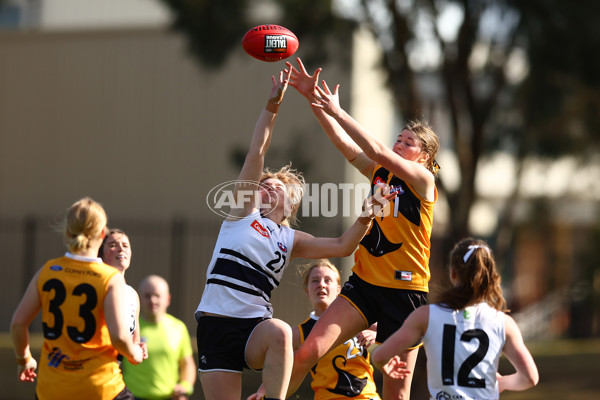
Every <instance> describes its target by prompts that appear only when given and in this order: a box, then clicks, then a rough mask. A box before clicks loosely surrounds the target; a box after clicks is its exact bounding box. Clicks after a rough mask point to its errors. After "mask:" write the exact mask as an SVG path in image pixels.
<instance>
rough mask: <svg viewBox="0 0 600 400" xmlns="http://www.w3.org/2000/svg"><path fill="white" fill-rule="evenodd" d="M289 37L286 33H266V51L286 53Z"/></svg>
mask: <svg viewBox="0 0 600 400" xmlns="http://www.w3.org/2000/svg"><path fill="white" fill-rule="evenodd" d="M286 51H287V38H286V37H285V35H265V53H285V52H286Z"/></svg>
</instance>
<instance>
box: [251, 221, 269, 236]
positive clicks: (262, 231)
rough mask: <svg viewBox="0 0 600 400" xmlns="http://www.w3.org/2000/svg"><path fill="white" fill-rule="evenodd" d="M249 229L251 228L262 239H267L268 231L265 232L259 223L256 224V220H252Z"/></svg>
mask: <svg viewBox="0 0 600 400" xmlns="http://www.w3.org/2000/svg"><path fill="white" fill-rule="evenodd" d="M250 226H251V227H253V228H254V229H255V230H256V232H258V233H260V234H261V235H263V236H264V237H266V238H268V237H269V231H268V230H266V229H265V228H264V227H263V226H262V225H261V224H260V222H258V221H257V220H254V221H253V222H252V223H251V224H250Z"/></svg>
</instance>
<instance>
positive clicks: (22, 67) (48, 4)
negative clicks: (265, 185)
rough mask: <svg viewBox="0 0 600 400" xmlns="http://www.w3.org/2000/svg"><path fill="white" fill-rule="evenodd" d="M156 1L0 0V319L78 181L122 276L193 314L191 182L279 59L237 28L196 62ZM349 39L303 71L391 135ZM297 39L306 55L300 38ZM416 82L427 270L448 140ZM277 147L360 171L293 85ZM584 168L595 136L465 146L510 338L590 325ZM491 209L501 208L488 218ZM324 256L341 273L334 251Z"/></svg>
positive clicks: (593, 185)
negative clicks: (428, 154) (213, 62)
mask: <svg viewBox="0 0 600 400" xmlns="http://www.w3.org/2000/svg"><path fill="white" fill-rule="evenodd" d="M166 3H167V2H161V1H159V0H127V1H118V0H86V1H85V2H82V1H77V0H44V1H41V0H4V1H0V194H1V195H0V263H1V264H2V265H3V266H4V267H3V277H4V279H2V280H1V282H0V292H1V293H2V300H3V301H2V306H0V319H1V320H2V321H6V324H5V329H6V330H8V321H10V318H11V315H12V312H13V311H14V309H15V308H16V306H17V302H18V300H19V298H20V297H21V295H22V293H23V292H24V290H25V287H26V285H27V284H28V282H29V280H30V279H31V277H32V276H33V274H34V273H35V271H37V269H38V268H39V267H40V266H41V265H42V264H43V263H44V262H45V261H46V260H47V259H49V258H52V257H56V256H59V255H61V254H62V253H63V252H64V246H63V245H62V242H61V237H60V235H59V234H58V233H56V232H55V231H54V227H55V226H56V224H57V222H59V221H60V219H61V218H62V216H63V214H64V212H65V210H66V209H67V208H68V207H69V206H70V205H71V204H72V203H73V202H74V201H76V200H77V199H79V198H81V197H83V196H91V197H92V198H94V199H95V200H97V201H99V202H101V203H102V204H103V205H104V206H105V208H106V210H107V213H108V216H109V226H110V227H118V228H121V229H123V230H125V231H126V232H127V233H128V235H129V237H130V239H131V242H132V248H133V258H132V266H131V268H130V270H129V271H128V272H127V276H126V279H127V281H128V283H129V284H131V285H132V286H134V287H135V286H137V284H138V282H139V281H140V280H141V278H142V277H143V276H146V275H148V274H151V273H154V274H159V275H161V276H164V277H165V278H166V279H167V280H168V281H169V283H170V285H171V289H172V290H171V292H172V295H173V302H172V306H171V308H170V311H171V313H173V314H174V315H176V316H177V317H179V318H181V319H183V320H184V321H185V322H186V324H187V325H188V328H189V329H190V332H192V334H193V333H194V332H195V321H194V319H193V312H194V311H195V308H196V306H197V304H198V301H199V299H200V297H201V294H202V289H203V285H204V276H205V272H206V265H207V263H208V261H209V259H210V256H211V253H212V250H213V246H214V243H215V240H216V235H217V232H218V229H219V225H220V223H221V219H220V218H219V217H218V216H217V215H215V214H214V213H212V212H211V211H210V209H209V207H208V206H207V194H208V193H209V191H210V190H211V188H213V187H214V186H216V185H218V184H220V183H222V182H226V181H229V180H232V179H235V178H236V177H237V173H238V171H239V166H240V165H241V161H243V156H244V154H245V150H246V148H247V146H248V144H249V138H250V135H251V133H252V128H253V126H254V123H255V121H256V117H257V116H258V114H259V112H260V110H261V108H262V107H263V106H264V103H265V102H266V98H267V95H268V91H269V89H270V85H271V83H270V82H271V80H270V76H271V75H273V74H276V73H278V72H279V71H280V70H281V69H282V68H283V67H284V64H283V62H279V63H273V64H270V63H263V62H260V61H258V60H255V59H252V58H250V57H249V56H247V55H246V54H245V53H244V52H243V50H242V48H241V46H237V47H235V48H233V50H231V51H230V53H229V54H228V56H227V57H226V60H225V62H224V63H223V64H222V66H220V67H219V68H210V67H205V66H202V65H201V64H199V63H198V62H197V61H196V60H195V59H194V56H193V55H192V54H191V52H190V48H189V43H188V39H186V37H185V35H184V34H182V33H181V31H178V30H173V29H171V26H172V23H173V21H174V19H175V15H174V14H173V11H172V9H170V8H169V7H168V6H167V5H166ZM269 3H270V2H268V1H260V2H256V3H255V6H256V7H257V8H259V7H266V8H261V9H260V10H261V11H260V12H258V14H260V15H263V19H264V15H269V13H270V12H271V10H272V9H271V8H269V7H268V5H269ZM337 3H339V2H337ZM341 3H344V2H341ZM255 12H256V10H255ZM261 13H262V14H261ZM273 15H274V17H273V18H275V16H276V13H275V14H273ZM264 22H268V21H264V20H263V21H260V22H258V23H256V25H258V24H259V23H264ZM250 27H251V26H247V27H246V28H244V29H249V28H250ZM292 30H293V29H292ZM214 34H215V35H218V32H214ZM240 38H241V36H240ZM206 40H211V38H210V37H206ZM351 43H352V46H351V48H348V47H340V46H339V45H336V43H335V42H327V43H325V44H324V48H323V50H322V51H324V52H328V53H330V57H329V58H328V60H327V62H326V64H324V65H321V64H316V63H314V64H308V62H307V64H308V65H307V67H308V68H309V69H310V70H314V69H315V68H316V67H318V66H323V67H324V72H323V73H322V75H321V77H322V78H324V79H326V80H327V81H328V82H330V83H340V84H341V85H342V89H341V104H342V105H343V106H344V107H345V108H347V109H348V110H350V113H351V114H352V115H353V116H354V117H355V118H356V119H357V120H359V121H360V122H361V123H362V124H363V125H364V126H365V127H367V128H368V129H369V130H370V131H371V132H373V133H374V134H377V135H378V136H379V137H380V138H381V139H382V140H384V141H386V142H388V143H390V144H391V143H392V142H393V140H394V139H395V135H396V134H397V132H398V131H399V130H400V128H401V127H402V125H403V124H404V122H405V120H404V118H405V117H404V116H402V115H399V114H398V112H397V111H396V109H395V107H394V106H393V105H392V104H393V96H392V93H391V92H392V90H394V89H393V87H392V86H391V85H390V84H389V81H387V80H386V78H385V76H384V74H383V71H382V70H381V69H380V68H379V67H378V64H377V62H378V60H380V59H381V57H382V53H381V50H380V48H379V47H380V46H379V45H378V44H377V41H376V39H375V38H374V35H373V34H372V32H371V31H369V30H367V29H364V27H361V26H360V25H359V26H356V27H355V29H354V30H353V33H352V40H351ZM297 55H299V56H300V57H302V58H303V59H305V60H310V57H309V55H308V54H306V53H305V49H304V48H303V42H302V39H301V42H300V49H299V51H298V54H297ZM305 55H306V58H305ZM511 65H512V68H513V70H512V71H513V72H512V73H513V75H514V76H515V79H522V77H521V78H519V74H525V73H526V70H527V67H526V65H525V66H524V64H523V60H522V59H520V60H519V59H516V60H515V61H514V63H513V64H511ZM417 82H418V87H419V91H420V93H421V96H422V98H423V106H422V109H423V114H425V115H426V116H427V118H428V119H429V120H430V122H431V123H432V124H433V126H434V127H435V128H436V132H437V133H438V135H439V136H440V138H441V142H442V148H443V149H442V151H441V153H440V155H439V162H440V164H441V166H442V169H441V171H440V179H442V180H443V189H444V190H441V193H440V194H441V196H440V200H439V202H438V204H437V205H436V216H435V227H434V237H433V249H432V264H431V269H432V282H433V283H434V284H435V283H437V282H440V281H441V280H443V279H445V274H446V272H445V269H444V262H445V250H446V245H445V242H447V241H448V240H449V238H450V237H451V235H450V234H449V232H450V231H451V229H450V224H452V214H453V213H456V212H457V210H456V209H455V208H452V207H451V206H450V203H449V202H448V198H447V196H446V194H447V193H452V191H455V190H458V188H459V185H460V182H461V179H463V177H461V172H460V165H459V164H460V157H464V155H463V156H461V155H459V154H458V153H457V152H456V151H455V150H454V147H453V146H456V143H453V142H454V141H455V140H456V138H455V137H454V136H452V132H451V130H450V129H449V126H451V125H452V115H451V114H450V113H449V111H448V109H447V108H446V106H445V104H444V103H443V101H442V100H441V99H443V97H444V86H443V83H442V82H440V81H439V80H438V78H437V77H436V76H435V75H434V74H432V73H429V72H428V71H427V70H426V69H425V70H423V72H422V73H420V74H419V76H418V77H417ZM540 101H542V100H540ZM507 118H508V117H507ZM509 119H510V118H509ZM450 144H452V145H453V146H450ZM597 145H598V143H597V142H594V143H590V146H597ZM290 161H291V162H292V163H293V166H295V167H296V168H298V169H299V170H301V171H303V172H304V174H305V177H306V180H307V183H309V184H324V183H335V184H338V183H342V182H343V183H356V182H363V180H362V179H361V177H359V176H357V175H356V173H355V172H354V171H353V170H352V168H351V167H349V166H348V165H347V163H346V162H345V160H344V159H343V157H342V156H341V155H340V154H339V153H338V152H337V151H336V150H335V148H334V147H333V145H332V144H331V143H330V142H329V140H328V139H327V137H326V136H325V135H324V134H323V133H322V131H321V128H320V127H319V126H318V124H317V123H316V121H315V119H314V117H313V115H312V113H311V111H310V109H309V106H308V104H307V102H306V100H305V99H304V98H302V97H301V96H300V95H298V93H296V92H295V91H294V90H293V89H292V90H290V92H288V94H287V95H286V99H285V103H284V105H283V106H282V108H281V111H280V113H279V117H278V121H277V124H276V130H275V134H274V139H273V142H272V145H271V150H270V152H269V156H268V158H267V165H269V166H271V167H280V166H282V165H285V164H287V163H289V162H290ZM515 176H519V177H520V179H518V180H516V179H515ZM599 177H600V159H599V157H598V154H596V156H595V157H588V158H586V159H585V160H584V161H582V160H580V159H578V158H577V157H575V156H572V155H564V156H561V157H558V158H555V159H553V160H549V159H546V158H542V157H535V156H531V157H527V158H526V159H525V160H518V159H517V157H516V156H515V154H512V153H510V152H507V151H501V150H499V151H495V152H493V153H491V154H489V155H488V156H486V157H482V159H481V161H480V163H479V164H478V168H477V171H476V174H475V178H474V179H475V190H476V193H477V200H476V201H475V203H474V205H473V207H472V208H471V210H470V219H469V226H468V228H469V232H470V234H472V235H476V236H481V237H483V238H485V239H487V240H489V241H490V242H492V243H498V242H499V241H503V243H507V245H505V248H506V251H505V252H503V253H502V260H501V261H502V264H501V265H502V267H503V281H504V288H505V293H506V295H507V298H508V299H509V303H510V304H509V306H510V307H511V308H512V309H513V311H514V312H515V318H516V319H517V321H518V322H519V325H520V326H521V328H522V330H523V332H524V335H525V336H526V339H528V340H529V339H544V338H557V337H598V336H599V335H600V264H599V263H598V257H599V255H600V254H599V252H598V249H597V247H598V246H597V245H596V243H599V242H600V214H599V200H600V180H599V179H598V178H599ZM341 201H342V199H341V198H340V199H338V202H339V203H338V205H339V204H340V203H341ZM507 203H508V204H509V205H510V206H509V207H506V206H505V205H506V204H507ZM507 212H509V213H510V214H511V218H512V221H513V223H512V224H511V225H510V226H509V229H508V230H504V231H503V230H502V229H499V225H500V224H502V218H501V216H503V215H504V214H505V213H507ZM351 220H352V218H351V217H348V218H344V217H343V216H341V215H339V214H336V215H334V216H331V217H326V216H322V215H320V216H312V217H305V218H301V225H300V229H302V230H305V231H307V232H310V233H313V234H315V235H321V236H331V235H338V234H339V233H341V232H342V230H343V229H344V227H346V226H347V224H348V223H349V222H350V221H351ZM301 261H302V260H300V262H301ZM335 261H336V263H337V264H338V265H340V266H342V267H344V275H345V276H347V275H348V273H349V267H350V266H351V263H352V260H351V258H348V259H343V260H335ZM292 269H293V268H290V271H288V272H287V274H286V275H285V277H284V278H285V279H284V281H283V282H282V288H280V289H279V290H277V291H275V292H274V295H273V303H274V306H275V315H276V316H277V317H279V318H282V319H284V320H286V321H288V322H289V323H291V324H294V323H296V322H298V321H301V320H302V319H303V318H304V316H305V314H306V313H307V312H308V311H309V310H308V306H307V304H305V303H306V302H305V299H304V295H303V293H302V289H301V283H300V279H299V277H298V276H297V274H296V273H295V272H294V271H293V270H292ZM38 325H39V326H40V329H39V330H40V331H41V324H38ZM8 378H11V377H8Z"/></svg>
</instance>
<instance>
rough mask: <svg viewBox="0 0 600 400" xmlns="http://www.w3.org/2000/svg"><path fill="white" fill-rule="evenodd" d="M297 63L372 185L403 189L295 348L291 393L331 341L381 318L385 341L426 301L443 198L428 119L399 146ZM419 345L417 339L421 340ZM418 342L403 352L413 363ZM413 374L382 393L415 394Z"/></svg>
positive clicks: (322, 116) (341, 145)
mask: <svg viewBox="0 0 600 400" xmlns="http://www.w3.org/2000/svg"><path fill="white" fill-rule="evenodd" d="M286 65H287V67H288V68H289V69H291V72H292V75H291V78H290V85H291V86H292V87H294V88H296V89H297V90H298V92H300V93H301V94H302V95H303V96H305V97H306V98H307V99H308V101H309V103H310V104H311V109H312V110H313V113H314V114H315V116H316V117H317V120H318V122H319V124H320V125H321V127H322V128H323V130H324V131H325V132H326V134H327V135H328V137H329V139H330V140H331V141H332V143H333V144H334V145H335V146H336V148H337V149H338V150H339V151H341V152H342V154H343V155H344V157H345V158H346V159H347V160H348V161H349V162H350V163H351V164H352V165H353V166H354V167H355V168H357V169H358V170H359V171H360V172H361V173H362V174H363V175H365V176H366V177H367V178H368V179H369V180H370V182H371V184H372V189H373V190H375V189H376V188H377V187H380V186H383V185H386V184H388V185H390V186H393V190H395V192H396V194H397V197H396V199H395V201H394V202H393V203H392V204H390V205H389V206H390V208H389V209H388V210H387V213H384V214H383V215H384V216H383V217H377V218H376V219H375V221H374V222H373V224H372V226H371V228H370V230H369V232H368V233H367V235H366V236H365V237H364V238H363V240H362V241H361V243H360V246H359V248H358V250H356V252H355V264H354V267H353V269H352V272H353V274H352V275H351V276H350V278H349V280H348V282H346V283H345V285H344V288H343V289H342V292H341V295H340V296H339V297H338V298H337V299H336V300H335V301H334V302H333V303H332V305H331V306H330V307H329V308H328V309H327V311H326V312H325V313H324V314H323V316H322V317H321V318H320V319H319V321H318V322H317V323H316V324H315V326H314V328H313V330H312V332H311V334H310V336H309V337H308V338H307V340H306V341H305V342H304V343H303V344H302V345H301V346H300V347H299V349H298V350H297V351H296V352H295V354H294V368H293V371H292V378H291V381H290V385H289V390H288V394H291V393H293V392H294V391H295V390H296V389H297V387H298V386H299V385H300V383H301V382H302V380H303V378H304V376H305V375H306V373H307V372H308V370H309V369H310V367H311V366H312V365H314V364H315V363H316V362H317V361H318V360H319V359H320V358H321V357H323V356H324V355H325V354H326V353H327V352H328V351H329V349H331V348H332V347H335V346H337V345H339V344H340V343H343V342H344V341H345V340H347V339H348V338H351V337H352V336H354V335H355V334H356V333H357V332H360V331H362V330H364V329H366V328H367V327H368V326H370V325H372V324H373V323H377V338H376V341H377V342H378V343H382V342H383V341H384V340H385V339H387V338H388V337H389V336H390V335H391V334H392V333H394V332H395V331H396V330H397V329H398V328H399V327H400V326H401V325H402V323H403V322H404V320H405V319H406V318H407V317H408V315H409V314H410V313H411V312H412V311H413V310H414V309H416V308H417V307H419V306H420V305H422V304H425V303H426V300H427V292H428V291H429V289H428V282H429V277H430V273H429V253H430V237H431V229H432V225H433V206H434V203H435V202H436V200H437V189H436V186H435V173H436V172H437V169H438V168H439V167H438V165H437V163H436V162H435V156H436V155H437V152H438V150H439V146H440V144H439V140H438V138H437V136H436V134H435V133H434V132H433V130H432V129H431V128H430V127H429V126H428V125H427V124H426V123H424V122H419V121H417V122H411V123H409V124H407V125H406V126H405V127H404V128H403V129H402V131H401V132H400V134H399V135H398V137H397V140H396V143H394V145H393V147H392V149H390V148H388V146H386V145H385V144H384V143H383V142H381V141H380V140H379V139H377V138H375V137H374V136H371V135H370V134H369V133H368V132H367V131H366V130H365V129H364V128H363V127H362V126H360V125H359V124H358V123H357V122H356V121H355V120H354V119H353V118H352V117H351V116H350V115H349V114H348V113H346V112H345V111H344V110H343V109H342V108H341V107H340V105H339V99H338V89H339V85H337V86H336V87H335V88H334V90H333V92H331V91H330V89H329V87H328V86H327V84H326V83H325V82H323V87H322V88H321V87H319V86H318V79H319V73H320V71H321V69H317V71H316V72H315V73H314V74H313V75H312V76H311V75H309V74H308V73H307V72H306V69H305V68H304V66H303V65H302V62H301V61H300V59H298V69H296V68H295V67H293V66H292V64H290V63H286ZM415 345H417V343H415ZM417 352H418V348H413V349H409V350H408V351H406V352H405V353H404V354H403V355H402V359H403V361H404V362H406V363H407V369H409V370H410V371H414V366H415V363H416V359H417ZM410 385H411V379H404V380H396V381H394V380H393V379H390V378H389V377H384V381H383V391H382V394H383V398H384V399H386V400H387V399H393V398H403V399H408V398H409V397H410Z"/></svg>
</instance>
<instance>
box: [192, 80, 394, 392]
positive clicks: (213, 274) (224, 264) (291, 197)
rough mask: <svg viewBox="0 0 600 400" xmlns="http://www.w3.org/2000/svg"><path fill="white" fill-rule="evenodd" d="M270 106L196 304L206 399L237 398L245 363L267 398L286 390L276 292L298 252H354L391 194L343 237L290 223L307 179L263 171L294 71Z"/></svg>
mask: <svg viewBox="0 0 600 400" xmlns="http://www.w3.org/2000/svg"><path fill="white" fill-rule="evenodd" d="M272 81H273V85H272V88H271V93H270V96H269V100H268V102H267V106H266V107H265V108H264V109H263V110H262V112H261V114H260V116H259V118H258V121H257V122H256V125H255V128H254V133H253V135H252V139H251V142H250V149H249V150H248V154H247V155H246V159H245V161H244V164H243V166H242V170H241V172H240V174H239V176H238V180H237V184H236V186H235V189H234V193H233V198H234V199H248V201H244V202H242V204H238V207H236V208H232V210H231V212H230V213H229V216H228V218H227V219H226V220H225V221H224V222H223V224H222V226H221V230H220V232H219V237H218V239H217V243H216V246H215V250H214V253H213V256H212V259H211V261H210V265H209V266H208V271H207V278H206V285H205V288H204V293H203V295H202V299H201V301H200V304H199V305H198V309H197V311H196V319H197V321H198V331H197V341H198V365H199V371H200V382H201V384H202V390H203V391H204V396H205V398H206V399H207V400H228V399H235V400H239V399H240V397H241V394H242V370H243V369H244V368H250V369H253V370H259V371H260V370H262V372H263V373H262V382H263V385H264V390H265V393H266V399H283V398H284V397H285V394H286V391H287V388H288V384H289V379H290V374H291V370H292V364H293V350H292V330H291V327H290V326H289V325H288V324H287V323H285V322H284V321H282V320H279V319H276V318H272V316H273V309H272V306H271V301H270V299H271V292H272V290H273V289H275V288H276V287H277V286H278V285H279V283H280V281H281V277H282V274H283V272H284V270H285V268H286V267H287V265H288V264H289V262H290V260H291V259H292V258H295V257H303V258H312V259H315V258H328V257H344V256H348V255H350V254H352V252H353V251H354V250H355V249H356V247H357V245H358V243H359V241H360V240H361V238H362V237H363V236H364V234H365V233H366V232H367V229H368V228H369V226H370V224H371V220H372V218H373V217H374V215H375V213H376V211H377V210H378V209H380V207H381V205H382V203H383V202H386V201H388V200H390V199H391V198H393V196H394V195H390V194H389V188H387V190H386V191H385V194H386V195H384V196H383V197H381V196H379V197H378V199H379V200H381V201H379V200H377V199H375V198H370V199H368V200H367V201H365V209H366V212H364V213H363V215H364V216H361V217H359V218H358V219H357V221H356V222H355V223H354V224H353V225H352V226H351V227H350V228H349V229H348V230H346V232H344V233H343V234H342V235H341V236H340V237H337V238H317V237H314V236H312V235H310V234H308V233H305V232H302V231H298V230H294V229H292V228H290V224H291V223H293V222H294V220H295V214H296V212H297V210H298V207H299V205H300V200H301V198H302V194H303V185H304V179H303V177H302V175H301V174H300V173H298V172H297V171H295V170H293V169H292V168H291V167H290V166H286V167H284V168H282V169H280V170H279V171H270V170H264V158H265V154H266V152H267V149H268V147H269V143H270V141H271V135H272V132H273V126H274V124H275V119H276V117H277V112H278V109H279V105H280V104H281V101H282V100H283V96H284V93H285V90H286V88H287V85H288V81H289V73H288V74H287V75H286V76H284V73H283V71H282V72H280V73H279V76H278V79H276V78H275V77H273V78H272Z"/></svg>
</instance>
